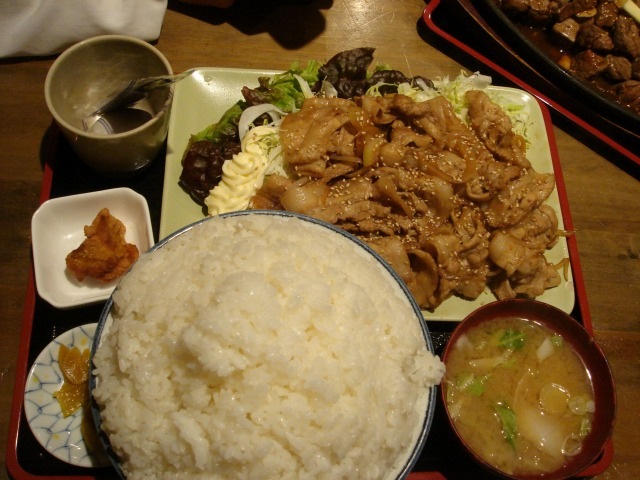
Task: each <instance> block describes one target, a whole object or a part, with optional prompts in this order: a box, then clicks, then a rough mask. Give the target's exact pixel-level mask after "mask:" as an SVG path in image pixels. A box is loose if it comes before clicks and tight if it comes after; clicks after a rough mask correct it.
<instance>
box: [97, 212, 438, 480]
mask: <svg viewBox="0 0 640 480" xmlns="http://www.w3.org/2000/svg"><path fill="white" fill-rule="evenodd" d="M158 247H161V248H155V249H154V250H153V251H151V252H150V253H147V254H145V255H142V256H141V258H140V259H139V261H138V262H137V263H136V264H135V265H134V267H133V268H132V270H131V271H130V272H129V273H128V274H127V275H125V277H124V278H123V279H122V281H121V282H120V285H119V286H118V288H117V289H116V291H115V292H114V294H113V296H112V299H111V300H110V301H109V302H108V304H107V306H106V308H105V312H104V313H103V318H102V319H101V322H100V325H99V330H98V332H97V334H96V340H95V342H96V343H95V344H94V353H93V357H92V358H93V362H94V365H95V370H94V372H93V375H94V376H93V377H92V379H91V383H92V394H93V398H94V399H95V401H96V403H97V405H98V408H99V411H100V415H99V423H100V427H101V428H102V430H103V431H104V433H105V434H106V435H107V436H108V440H109V442H110V445H111V447H112V448H113V451H114V452H115V453H116V454H117V457H118V462H119V464H118V465H117V466H118V468H120V467H121V469H122V471H121V474H123V475H124V476H126V478H128V479H138V478H140V479H142V478H144V479H154V478H167V479H168V478H180V479H187V478H211V479H232V478H238V479H251V480H257V479H266V478H270V479H304V478H309V479H311V478H313V479H331V480H335V479H342V478H344V479H346V478H348V479H358V478H363V479H376V478H385V479H386V478H401V477H404V476H406V475H407V474H408V473H409V471H410V469H411V466H412V464H413V463H414V462H415V461H416V459H417V457H418V455H419V454H420V450H421V448H422V445H423V443H424V440H425V437H426V435H427V433H428V430H429V427H430V424H431V419H432V416H433V410H434V407H435V405H434V402H435V393H434V391H433V386H434V385H436V384H438V383H439V382H440V379H441V377H442V375H443V373H444V366H443V364H442V363H441V361H440V359H439V358H438V357H436V356H434V355H433V354H432V353H431V350H432V346H431V340H430V337H429V332H428V330H427V327H426V324H425V322H424V320H423V319H422V316H421V314H420V310H419V308H418V307H417V305H416V304H415V302H414V301H413V299H412V298H411V296H410V294H409V293H408V291H407V289H406V287H404V285H403V284H402V283H401V282H400V281H399V280H398V278H397V276H395V274H393V272H392V271H391V270H390V269H389V267H388V266H386V264H384V263H383V262H382V261H380V259H379V257H377V256H376V255H375V254H374V253H373V252H372V251H371V250H369V249H368V248H366V247H365V246H364V245H363V244H361V243H359V242H358V241H357V240H355V239H354V238H353V237H351V236H348V235H346V234H344V233H341V232H340V231H338V230H337V229H335V228H333V227H330V226H328V225H325V224H322V223H320V222H317V221H314V220H311V219H307V218H303V217H300V216H297V215H295V214H285V213H277V212H247V213H242V214H236V215H229V216H223V217H214V218H211V219H207V220H205V221H202V222H199V223H198V224H195V225H194V226H192V227H189V228H187V229H185V230H184V231H182V232H179V233H178V234H176V235H174V236H172V237H171V238H170V239H169V240H168V241H164V242H161V244H160V245H159V246H158ZM101 328H102V330H100V329H101Z"/></svg>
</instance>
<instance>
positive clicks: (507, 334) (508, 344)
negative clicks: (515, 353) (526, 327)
mask: <svg viewBox="0 0 640 480" xmlns="http://www.w3.org/2000/svg"><path fill="white" fill-rule="evenodd" d="M498 346H500V347H502V348H510V349H511V350H520V349H521V348H522V347H523V346H524V333H522V332H521V331H520V330H512V329H507V330H505V331H504V333H503V334H502V336H501V337H500V340H499V341H498Z"/></svg>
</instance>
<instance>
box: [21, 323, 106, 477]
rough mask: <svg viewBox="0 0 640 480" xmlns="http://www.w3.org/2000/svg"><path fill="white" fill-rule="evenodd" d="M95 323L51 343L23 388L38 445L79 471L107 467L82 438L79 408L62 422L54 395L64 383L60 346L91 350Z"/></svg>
mask: <svg viewBox="0 0 640 480" xmlns="http://www.w3.org/2000/svg"><path fill="white" fill-rule="evenodd" d="M96 326H97V323H90V324H87V325H83V326H80V327H76V328H73V329H71V330H68V331H67V332H65V333H63V334H62V335H60V336H58V337H57V338H56V339H54V340H53V341H52V342H51V343H49V345H47V347H46V348H45V349H44V350H43V351H42V352H41V353H40V355H39V356H38V358H36V361H35V362H34V364H33V366H32V367H31V370H30V371H29V375H28V377H27V383H26V384H25V388H24V411H25V414H26V417H27V421H28V422H29V427H31V431H32V432H33V435H34V436H35V437H36V439H37V440H38V442H40V445H42V446H43V447H44V448H45V449H46V450H47V451H48V452H49V453H51V454H52V455H53V456H55V457H56V458H58V459H60V460H62V461H63V462H66V463H70V464H72V465H77V466H79V467H102V466H106V465H108V464H109V459H108V457H107V456H106V454H105V452H103V451H98V452H91V451H89V450H88V449H87V446H86V444H85V442H84V439H83V438H82V432H81V429H80V428H81V424H82V408H80V409H79V410H78V411H77V412H75V413H74V414H73V415H70V416H68V417H67V418H65V417H64V416H63V415H62V410H61V409H60V404H59V403H58V400H56V399H55V398H54V397H53V393H54V392H56V391H57V390H59V389H60V387H62V384H63V382H64V379H63V377H62V372H61V371H60V365H59V364H58V352H59V350H60V345H66V346H67V347H70V348H72V347H78V348H79V349H80V350H81V351H82V350H84V349H91V344H92V342H93V336H94V334H95V331H96Z"/></svg>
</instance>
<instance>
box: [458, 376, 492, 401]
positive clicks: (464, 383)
mask: <svg viewBox="0 0 640 480" xmlns="http://www.w3.org/2000/svg"><path fill="white" fill-rule="evenodd" d="M487 378H489V376H488V375H485V376H483V377H476V376H475V375H474V374H473V373H461V374H460V375H458V377H457V378H456V388H457V389H458V390H460V391H462V392H467V393H469V394H470V395H473V396H474V397H479V396H480V395H482V394H483V393H484V382H485V381H486V380H487Z"/></svg>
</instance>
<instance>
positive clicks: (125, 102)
mask: <svg viewBox="0 0 640 480" xmlns="http://www.w3.org/2000/svg"><path fill="white" fill-rule="evenodd" d="M193 71H194V69H191V70H186V71H185V72H182V73H179V74H177V75H161V76H158V77H147V78H138V79H135V80H131V81H130V82H129V83H128V84H127V85H126V86H125V87H124V88H123V89H122V90H120V91H119V92H116V93H114V94H113V95H110V98H109V99H108V100H107V101H106V102H105V103H104V104H103V105H102V106H101V107H100V108H98V109H97V110H95V111H94V112H92V113H90V114H89V115H87V118H88V117H93V116H96V115H104V114H105V113H108V112H112V111H114V110H117V109H120V108H125V107H128V106H130V105H133V104H134V103H136V102H139V101H140V100H142V99H143V98H145V97H146V96H147V95H148V94H149V92H150V91H152V90H155V89H157V88H162V87H166V86H167V85H171V84H172V83H176V82H179V81H180V80H182V79H184V78H186V77H188V76H189V75H191V74H192V73H193Z"/></svg>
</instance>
